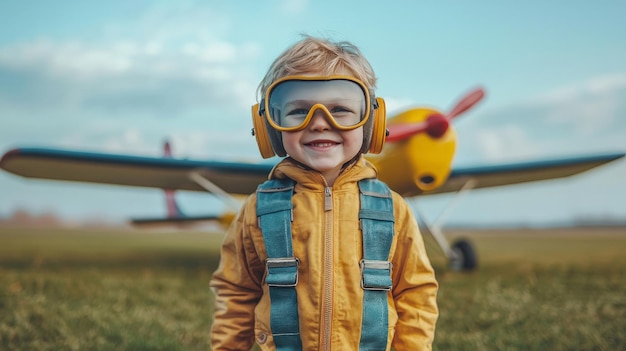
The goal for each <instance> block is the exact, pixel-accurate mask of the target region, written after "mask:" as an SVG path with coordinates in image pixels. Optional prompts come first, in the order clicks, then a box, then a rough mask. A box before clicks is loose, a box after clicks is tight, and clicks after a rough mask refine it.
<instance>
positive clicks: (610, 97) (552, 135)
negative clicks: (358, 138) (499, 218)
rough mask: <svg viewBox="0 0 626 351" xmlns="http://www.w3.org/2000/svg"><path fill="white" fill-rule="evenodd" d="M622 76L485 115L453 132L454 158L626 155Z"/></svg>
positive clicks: (600, 79)
mask: <svg viewBox="0 0 626 351" xmlns="http://www.w3.org/2000/svg"><path fill="white" fill-rule="evenodd" d="M625 117H626V74H616V75H613V76H605V77H598V78H595V79H592V80H589V81H587V82H583V83H581V84H578V85H576V86H568V87H564V88H561V89H557V90H555V91H551V92H547V93H544V94H541V95H538V96H537V97H535V98H534V99H531V100H527V101H523V102H520V103H517V104H514V105H509V106H506V107H502V108H499V109H497V110H487V111H485V112H483V113H482V114H479V115H478V116H476V118H474V119H473V121H472V122H471V123H466V124H463V125H462V126H460V127H459V144H460V147H459V157H458V158H459V159H463V160H471V161H481V160H490V161H502V160H510V159H512V158H513V159H523V158H534V157H546V156H557V155H564V154H567V155H570V154H580V153H593V152H604V151H626V141H625V140H624V138H623V135H624V133H626V118H625Z"/></svg>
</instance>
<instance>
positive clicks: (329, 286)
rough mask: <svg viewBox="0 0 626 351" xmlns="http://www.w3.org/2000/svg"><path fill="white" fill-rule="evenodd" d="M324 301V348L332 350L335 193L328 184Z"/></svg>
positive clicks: (325, 200) (325, 209)
mask: <svg viewBox="0 0 626 351" xmlns="http://www.w3.org/2000/svg"><path fill="white" fill-rule="evenodd" d="M324 214H325V216H324V218H325V231H324V303H323V307H322V311H323V312H322V313H323V315H324V319H323V321H324V325H323V327H322V330H323V333H324V334H323V336H322V348H321V349H322V350H330V339H331V329H332V328H331V321H332V306H333V295H332V292H333V235H332V234H333V193H332V188H331V187H329V186H327V187H326V188H325V190H324Z"/></svg>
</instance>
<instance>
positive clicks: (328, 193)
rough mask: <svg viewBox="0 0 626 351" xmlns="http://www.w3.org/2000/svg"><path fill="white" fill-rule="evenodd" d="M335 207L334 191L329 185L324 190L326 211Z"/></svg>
mask: <svg viewBox="0 0 626 351" xmlns="http://www.w3.org/2000/svg"><path fill="white" fill-rule="evenodd" d="M332 209H333V192H332V189H331V188H330V187H329V186H327V187H326V189H325V190H324V211H330V210H332Z"/></svg>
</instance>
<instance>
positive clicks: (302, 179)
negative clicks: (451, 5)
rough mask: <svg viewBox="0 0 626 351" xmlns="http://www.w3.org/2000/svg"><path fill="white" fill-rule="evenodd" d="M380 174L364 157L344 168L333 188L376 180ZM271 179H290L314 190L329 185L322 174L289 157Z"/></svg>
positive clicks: (280, 163) (277, 166) (272, 174)
mask: <svg viewBox="0 0 626 351" xmlns="http://www.w3.org/2000/svg"><path fill="white" fill-rule="evenodd" d="M377 174H378V172H377V171H376V168H374V166H373V165H372V164H371V163H370V162H369V161H367V160H366V159H365V158H364V157H363V155H361V156H360V157H358V158H357V159H356V161H354V162H352V163H351V164H349V165H348V166H346V167H345V168H344V170H343V171H341V173H340V174H339V177H337V180H335V184H334V185H333V188H336V189H339V188H341V187H342V186H344V185H346V184H348V183H355V182H358V181H359V180H361V179H367V178H376V176H377ZM269 178H270V179H285V178H290V179H293V180H294V181H296V182H297V183H299V184H300V185H301V186H304V187H305V188H310V189H312V190H320V189H322V190H323V189H324V188H325V187H326V186H327V184H326V180H325V179H324V177H323V176H322V174H321V173H320V172H318V171H316V170H313V169H311V168H309V167H307V166H305V165H303V164H301V163H299V162H297V161H295V160H294V159H292V158H290V157H287V158H285V159H283V160H282V161H280V162H279V163H278V164H277V165H276V166H274V169H272V172H271V173H270V176H269Z"/></svg>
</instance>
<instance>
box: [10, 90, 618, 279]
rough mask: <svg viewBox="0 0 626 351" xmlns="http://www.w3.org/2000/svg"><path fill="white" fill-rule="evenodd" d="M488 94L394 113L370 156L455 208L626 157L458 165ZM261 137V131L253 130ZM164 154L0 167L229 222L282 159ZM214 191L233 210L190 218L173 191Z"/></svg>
mask: <svg viewBox="0 0 626 351" xmlns="http://www.w3.org/2000/svg"><path fill="white" fill-rule="evenodd" d="M484 96H485V92H484V89H483V88H482V87H478V88H475V89H473V90H471V91H470V92H469V93H467V94H465V95H464V96H463V97H462V98H461V99H460V100H459V101H458V102H457V103H456V104H454V105H453V106H454V107H453V108H452V109H451V110H450V112H448V113H444V112H441V111H439V110H437V109H434V108H431V107H424V106H418V107H414V108H410V109H407V110H405V111H403V112H401V113H399V114H397V115H395V116H393V117H390V118H388V119H387V126H386V127H387V130H388V134H387V137H386V141H385V146H384V148H383V150H382V152H381V153H380V154H378V155H369V154H368V155H366V158H367V159H368V160H369V161H370V162H372V163H373V164H374V165H375V166H376V168H377V169H378V171H379V173H378V174H379V178H380V179H381V180H383V181H384V182H386V183H387V184H388V185H389V186H390V188H392V189H393V190H395V191H396V192H398V193H399V194H400V195H402V196H403V197H405V198H407V199H408V200H411V199H415V198H419V197H421V196H427V195H433V194H441V193H449V192H455V193H456V195H455V197H454V198H453V200H452V201H450V203H449V206H448V208H446V209H444V210H443V212H442V215H440V217H439V218H441V217H443V214H444V212H446V211H448V210H449V209H450V208H451V207H452V205H454V204H455V203H456V202H457V201H458V199H459V198H460V197H461V196H462V195H464V194H466V193H467V192H469V191H470V190H472V189H479V188H488V187H497V186H505V185H511V184H518V183H525V182H533V181H540V180H547V179H555V178H563V177H568V176H572V175H575V174H579V173H582V172H586V171H588V170H590V169H593V168H596V167H598V166H601V165H604V164H607V163H609V162H613V161H616V160H618V159H621V158H623V157H624V156H625V155H626V154H625V153H623V152H613V153H603V154H594V155H583V156H575V157H562V158H558V159H545V160H532V161H526V162H516V163H504V164H495V165H479V166H474V167H455V168H453V167H452V161H453V159H454V155H455V151H456V141H457V134H456V132H455V130H454V127H453V125H452V124H451V122H452V121H453V120H454V119H455V118H457V117H459V116H460V115H462V114H463V113H465V112H466V111H468V110H469V109H471V108H472V107H474V106H475V105H476V104H477V103H478V102H480V101H481V100H482V99H483V98H484ZM253 135H254V130H253ZM164 147H165V149H164V155H163V157H142V156H131V155H121V154H106V153H95V152H82V151H75V150H62V149H53V148H28V147H18V148H14V149H11V150H9V151H7V152H6V153H5V154H4V155H3V156H2V158H0V168H1V169H3V170H4V171H6V172H10V173H13V174H15V175H18V176H21V177H26V178H40V179H54V180H64V181H72V182H74V181H75V182H90V183H101V184H114V185H122V186H137V187H151V188H159V189H163V190H164V192H165V197H166V203H167V205H168V216H167V217H165V218H145V219H134V220H133V221H132V223H133V224H135V225H153V224H163V223H191V222H195V221H202V220H217V221H219V222H220V223H221V224H222V225H228V224H229V223H230V222H231V221H232V220H233V218H234V217H235V213H236V211H238V210H239V208H240V206H241V203H242V199H243V198H244V197H245V196H247V195H248V194H251V193H253V192H254V191H255V190H256V187H257V186H258V185H259V184H261V183H262V182H264V181H265V180H266V179H267V176H268V174H269V173H270V171H271V169H272V168H273V167H274V165H275V163H276V162H258V163H252V162H224V161H216V160H191V159H177V158H172V157H171V149H170V144H169V143H168V142H166V143H165V145H164ZM177 190H182V191H208V192H209V193H211V194H213V195H214V196H217V197H218V198H219V199H221V200H222V201H223V202H224V203H225V204H226V205H227V206H228V207H229V208H230V210H227V211H225V212H224V213H222V214H218V215H212V216H196V217H190V216H186V215H184V214H183V212H182V211H180V209H179V208H178V206H177V205H176V202H175V199H174V191H177ZM416 217H417V219H418V221H419V224H420V228H421V229H422V231H424V232H425V233H426V234H429V235H431V236H432V238H434V240H435V243H436V245H437V246H438V248H439V249H440V250H441V252H442V253H443V255H444V256H445V257H446V259H447V260H448V265H449V267H450V268H451V269H452V270H455V271H461V270H463V271H470V270H473V269H475V268H476V267H477V262H478V260H477V253H476V251H475V249H474V247H473V245H472V244H471V242H470V241H468V240H466V239H460V240H457V241H455V242H454V243H452V244H450V243H449V242H448V240H447V239H446V237H445V236H444V234H443V231H442V227H443V223H442V221H437V222H436V223H428V221H426V220H425V218H424V216H423V215H421V213H420V212H419V211H418V210H417V209H416Z"/></svg>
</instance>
